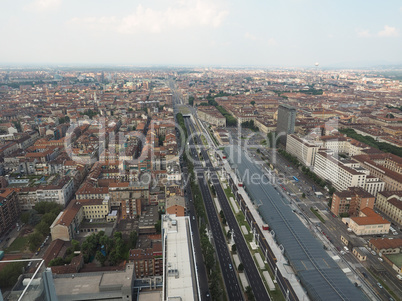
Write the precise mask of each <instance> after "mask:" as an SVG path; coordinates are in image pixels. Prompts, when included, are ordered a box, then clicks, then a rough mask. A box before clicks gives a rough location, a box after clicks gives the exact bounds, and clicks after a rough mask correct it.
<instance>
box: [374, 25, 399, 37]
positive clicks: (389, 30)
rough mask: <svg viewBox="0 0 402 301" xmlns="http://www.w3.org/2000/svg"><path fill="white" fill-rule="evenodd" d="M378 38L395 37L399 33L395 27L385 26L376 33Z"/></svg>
mask: <svg viewBox="0 0 402 301" xmlns="http://www.w3.org/2000/svg"><path fill="white" fill-rule="evenodd" d="M378 36H379V37H397V36H399V32H398V30H397V29H396V28H395V27H392V26H388V25H385V26H384V29H383V30H381V31H380V32H379V33H378Z"/></svg>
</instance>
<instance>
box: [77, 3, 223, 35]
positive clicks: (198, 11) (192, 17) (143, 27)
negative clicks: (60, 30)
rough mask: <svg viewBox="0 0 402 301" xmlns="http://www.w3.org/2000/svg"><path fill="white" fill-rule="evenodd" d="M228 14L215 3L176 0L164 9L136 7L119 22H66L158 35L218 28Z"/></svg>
mask: <svg viewBox="0 0 402 301" xmlns="http://www.w3.org/2000/svg"><path fill="white" fill-rule="evenodd" d="M228 13H229V12H228V11H227V10H225V9H224V7H223V5H221V4H219V1H211V0H208V1H202V0H179V1H177V2H176V3H175V5H172V6H169V7H167V8H166V9H164V10H162V9H159V10H157V9H153V8H147V7H144V6H143V5H141V4H140V5H138V6H137V8H136V9H135V11H134V12H133V13H131V14H129V15H127V16H125V17H123V18H122V19H118V18H116V17H114V16H111V17H102V18H74V19H72V20H70V23H73V24H78V25H86V26H87V27H90V28H95V27H96V28H97V27H98V26H99V25H109V28H110V26H112V29H113V30H115V31H117V32H119V33H124V34H131V33H136V32H150V33H160V32H163V31H166V30H169V29H181V28H188V27H196V26H204V27H213V28H216V27H219V26H220V25H221V24H222V23H223V21H224V19H225V18H226V16H227V15H228Z"/></svg>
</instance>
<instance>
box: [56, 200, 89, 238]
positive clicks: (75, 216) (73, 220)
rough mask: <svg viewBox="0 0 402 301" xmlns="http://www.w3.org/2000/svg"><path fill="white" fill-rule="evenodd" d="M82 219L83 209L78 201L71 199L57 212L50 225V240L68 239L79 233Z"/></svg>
mask: <svg viewBox="0 0 402 301" xmlns="http://www.w3.org/2000/svg"><path fill="white" fill-rule="evenodd" d="M83 219H84V210H83V207H82V205H81V204H80V203H79V201H76V200H74V201H72V202H70V203H69V204H68V206H67V207H66V209H64V210H63V211H62V212H60V213H59V215H58V216H57V217H56V219H55V220H54V222H53V223H52V224H51V225H50V234H51V236H52V240H55V239H61V240H64V241H70V240H72V239H73V238H75V237H76V235H77V234H79V231H80V225H81V222H82V220H83Z"/></svg>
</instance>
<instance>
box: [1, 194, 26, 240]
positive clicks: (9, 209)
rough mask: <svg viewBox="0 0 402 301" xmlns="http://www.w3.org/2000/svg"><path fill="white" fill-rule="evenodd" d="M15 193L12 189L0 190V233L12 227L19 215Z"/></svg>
mask: <svg viewBox="0 0 402 301" xmlns="http://www.w3.org/2000/svg"><path fill="white" fill-rule="evenodd" d="M20 213H21V211H20V206H19V204H18V197H17V193H16V192H15V191H14V190H13V189H8V188H6V189H1V190H0V235H2V234H3V233H4V232H6V231H7V230H10V229H12V227H13V225H14V226H15V224H14V223H15V222H16V221H17V220H18V218H19V216H20Z"/></svg>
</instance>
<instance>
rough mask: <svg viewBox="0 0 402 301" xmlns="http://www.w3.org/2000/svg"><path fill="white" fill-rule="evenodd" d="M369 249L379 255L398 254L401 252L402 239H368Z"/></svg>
mask: <svg viewBox="0 0 402 301" xmlns="http://www.w3.org/2000/svg"><path fill="white" fill-rule="evenodd" d="M369 247H370V248H372V249H373V250H374V251H375V252H377V253H381V254H383V255H384V254H399V253H401V250H402V239H401V238H395V239H388V238H376V239H370V241H369Z"/></svg>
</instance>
